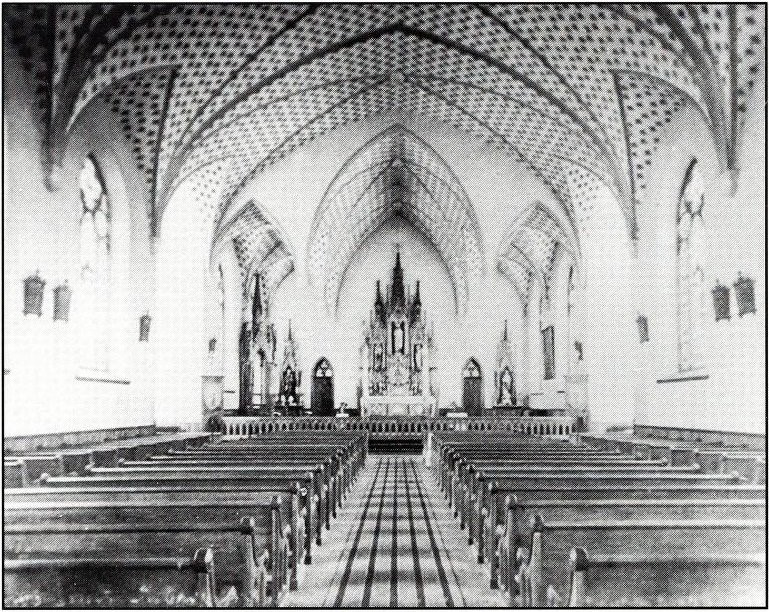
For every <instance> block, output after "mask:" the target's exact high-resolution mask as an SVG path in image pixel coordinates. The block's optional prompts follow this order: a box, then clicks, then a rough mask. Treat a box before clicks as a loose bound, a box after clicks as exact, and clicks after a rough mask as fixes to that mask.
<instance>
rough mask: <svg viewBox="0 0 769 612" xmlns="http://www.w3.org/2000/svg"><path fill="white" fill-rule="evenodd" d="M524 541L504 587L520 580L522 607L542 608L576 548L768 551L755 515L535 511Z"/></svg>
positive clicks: (563, 578)
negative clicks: (556, 515)
mask: <svg viewBox="0 0 769 612" xmlns="http://www.w3.org/2000/svg"><path fill="white" fill-rule="evenodd" d="M526 541H527V543H528V550H525V549H522V548H520V549H518V550H517V551H516V553H515V562H514V563H512V562H511V563H506V564H505V570H506V572H507V574H508V578H507V582H506V586H507V587H508V588H514V587H513V585H515V584H518V585H520V603H521V605H523V606H524V607H541V606H542V605H544V604H545V602H546V601H547V599H549V597H548V596H547V594H548V593H552V592H553V590H554V589H551V588H550V587H552V586H553V585H560V584H566V583H567V580H568V578H569V572H568V559H569V555H570V552H571V549H572V548H574V547H580V548H584V547H585V546H593V547H595V546H600V554H625V555H637V556H639V555H650V554H653V553H654V552H655V551H657V550H664V551H666V554H669V555H671V556H675V557H699V556H703V555H707V554H710V553H712V551H714V550H717V551H719V554H723V555H726V556H730V555H744V554H749V555H761V554H764V553H765V550H766V524H765V522H764V521H751V520H728V521H727V520H715V521H712V520H708V521H705V520H696V521H694V520H664V521H662V520H659V521H654V520H632V521H631V520H623V521H610V520H603V521H584V522H579V521H563V522H558V521H551V522H548V523H545V522H544V520H543V519H542V517H541V516H536V517H535V518H534V521H533V523H532V526H531V535H530V537H529V538H526ZM511 556H512V555H511ZM509 576H513V578H510V577H509ZM550 598H552V597H550ZM727 603H728V602H727Z"/></svg>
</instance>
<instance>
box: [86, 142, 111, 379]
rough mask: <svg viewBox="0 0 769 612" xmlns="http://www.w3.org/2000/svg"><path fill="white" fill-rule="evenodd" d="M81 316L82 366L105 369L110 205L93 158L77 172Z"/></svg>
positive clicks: (109, 268) (108, 306) (108, 289)
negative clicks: (79, 212)
mask: <svg viewBox="0 0 769 612" xmlns="http://www.w3.org/2000/svg"><path fill="white" fill-rule="evenodd" d="M79 182H80V201H81V203H82V205H83V207H82V212H81V217H80V285H81V286H80V292H79V293H80V316H81V321H82V324H81V340H82V348H83V352H82V356H81V365H82V366H83V367H85V368H88V369H94V370H107V369H108V366H109V363H108V357H109V322H110V312H109V310H110V270H111V258H110V230H111V228H110V206H109V198H108V197H107V191H106V189H105V187H104V180H103V179H102V175H101V172H100V171H99V168H98V166H97V165H96V162H95V160H94V159H93V157H91V156H88V157H86V158H85V160H84V161H83V168H82V170H81V171H80V180H79Z"/></svg>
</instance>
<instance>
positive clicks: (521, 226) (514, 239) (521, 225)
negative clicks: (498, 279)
mask: <svg viewBox="0 0 769 612" xmlns="http://www.w3.org/2000/svg"><path fill="white" fill-rule="evenodd" d="M559 249H562V250H564V251H565V253H566V254H567V255H569V256H570V258H571V260H572V261H573V262H574V263H577V262H578V260H579V258H578V252H579V251H578V245H577V244H576V234H575V233H574V232H573V231H570V230H569V228H568V226H566V227H564V224H563V223H562V222H561V221H560V220H559V219H558V217H557V216H556V215H555V214H554V213H553V211H552V210H550V209H549V208H548V207H547V206H545V205H544V204H542V203H541V202H535V203H534V204H532V205H531V206H529V208H528V209H527V210H526V211H524V212H523V213H522V214H521V215H520V217H519V218H518V219H516V220H515V221H513V223H512V224H511V226H510V227H509V228H508V229H507V231H506V232H505V234H504V235H503V237H502V240H501V241H500V245H499V248H498V251H497V269H498V270H499V271H500V272H501V273H502V274H504V275H505V276H506V277H507V278H509V279H510V281H511V282H512V284H513V286H514V287H515V289H516V291H517V292H518V296H519V297H520V299H521V303H522V304H523V305H524V306H526V304H527V303H528V301H529V297H530V292H531V283H532V282H536V283H538V284H539V287H540V291H541V292H542V294H543V295H547V294H548V292H549V289H550V287H551V286H552V277H553V273H554V266H555V263H556V257H557V255H558V252H559Z"/></svg>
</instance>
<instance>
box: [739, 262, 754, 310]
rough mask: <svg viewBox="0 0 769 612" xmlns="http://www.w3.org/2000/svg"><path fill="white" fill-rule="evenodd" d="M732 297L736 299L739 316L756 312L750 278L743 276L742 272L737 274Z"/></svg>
mask: <svg viewBox="0 0 769 612" xmlns="http://www.w3.org/2000/svg"><path fill="white" fill-rule="evenodd" d="M734 295H735V297H736V298H737V312H738V314H739V315H740V316H742V315H744V314H748V313H751V312H752V313H755V312H756V293H755V288H754V287H753V279H752V278H750V277H749V276H743V275H742V272H737V281H736V282H735V283H734Z"/></svg>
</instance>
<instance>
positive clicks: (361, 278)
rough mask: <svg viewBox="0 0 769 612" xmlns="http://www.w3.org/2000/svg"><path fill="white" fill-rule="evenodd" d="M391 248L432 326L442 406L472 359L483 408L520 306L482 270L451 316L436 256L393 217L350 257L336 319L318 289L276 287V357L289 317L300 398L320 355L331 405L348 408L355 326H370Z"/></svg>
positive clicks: (454, 394) (447, 286) (352, 394)
mask: <svg viewBox="0 0 769 612" xmlns="http://www.w3.org/2000/svg"><path fill="white" fill-rule="evenodd" d="M396 244H399V245H401V261H402V263H403V267H404V276H405V282H406V284H407V286H408V287H409V288H410V290H411V291H412V292H413V290H414V285H415V282H416V280H417V279H419V280H420V295H421V298H422V304H423V308H424V310H425V312H426V316H427V321H428V323H430V322H432V323H433V324H434V325H435V337H434V342H435V353H434V356H435V359H434V362H433V364H434V365H435V366H436V367H437V372H436V381H437V383H438V387H439V393H440V403H441V405H447V404H449V403H450V402H452V401H455V402H457V404H460V405H461V401H462V391H461V389H462V388H461V374H462V368H463V366H464V364H465V362H466V361H467V359H468V358H470V357H475V358H476V359H477V360H478V361H479V363H480V364H481V368H482V370H483V375H484V389H485V394H486V395H485V400H486V405H487V406H489V405H490V403H491V402H492V401H493V399H492V396H493V393H494V390H493V385H494V383H493V375H494V368H495V364H494V359H495V355H496V346H497V342H498V341H499V339H500V336H501V333H502V324H503V321H504V320H505V318H507V319H509V328H510V337H511V340H513V342H515V343H516V344H518V345H519V343H520V339H519V338H518V337H516V333H517V332H518V331H519V330H520V327H521V309H520V305H519V303H518V301H517V297H516V296H515V295H514V290H513V288H512V286H511V285H510V284H509V283H508V282H507V281H506V280H505V279H503V278H502V277H500V276H499V274H498V273H496V272H491V273H488V274H487V275H486V277H485V278H484V279H483V280H482V282H480V283H477V285H476V286H475V287H474V288H473V290H472V294H473V299H472V300H471V306H470V309H469V311H468V314H467V316H466V317H461V318H457V317H456V315H455V313H454V294H453V290H452V287H451V281H450V278H449V275H448V271H447V270H446V266H445V264H444V263H443V261H442V260H441V258H440V255H439V254H438V252H437V251H436V250H435V248H434V247H433V246H432V245H431V244H430V243H429V241H428V240H427V239H426V237H425V236H424V235H423V234H421V233H419V232H418V231H416V230H415V229H413V227H412V226H411V225H410V224H409V223H407V222H405V221H404V220H403V219H401V218H398V217H393V218H392V219H390V220H389V221H387V222H385V224H383V225H382V226H381V227H380V228H379V229H378V230H376V231H375V232H374V233H373V234H372V235H371V236H370V237H369V238H368V239H367V240H366V241H365V242H364V243H363V245H362V246H361V248H360V249H359V250H358V251H357V252H356V254H355V255H354V256H353V258H352V261H351V262H350V266H349V268H348V270H347V273H346V275H345V279H344V282H343V285H342V290H341V295H340V300H339V312H338V316H336V317H334V316H329V315H327V314H326V313H325V310H324V308H323V305H322V304H323V303H322V301H321V300H320V296H319V292H318V290H317V289H315V288H312V287H298V286H297V283H296V280H297V277H296V276H295V275H292V276H290V277H289V278H288V279H287V280H286V282H284V283H283V285H281V287H280V289H279V290H278V292H277V295H276V296H275V300H274V302H273V306H272V314H273V319H274V320H275V322H276V326H277V331H278V339H279V349H278V354H279V355H282V343H283V342H284V340H285V336H286V333H287V330H288V319H289V318H290V319H291V325H292V330H293V333H294V337H295V338H296V339H297V341H298V342H299V347H300V351H301V357H302V364H303V369H304V374H303V379H302V382H303V392H304V393H305V394H306V396H305V397H306V400H309V393H310V387H311V384H310V383H311V372H312V368H313V367H314V365H315V364H316V363H317V361H318V360H319V359H320V358H321V357H326V358H327V359H328V360H329V361H330V362H331V365H332V367H333V368H334V376H335V378H334V391H335V398H334V399H335V402H336V403H337V404H338V403H339V402H343V401H344V402H347V403H348V404H349V405H350V406H355V405H356V389H357V385H358V380H359V370H358V368H359V349H360V346H361V343H362V339H363V336H362V330H363V326H362V322H363V321H364V320H365V321H366V322H368V321H369V315H370V311H371V310H372V309H373V305H374V296H375V285H376V280H377V279H379V280H381V281H382V292H383V293H384V291H385V287H386V286H387V285H388V284H389V283H390V282H391V279H392V267H393V264H394V263H395V245H396Z"/></svg>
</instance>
